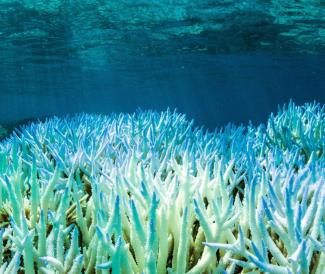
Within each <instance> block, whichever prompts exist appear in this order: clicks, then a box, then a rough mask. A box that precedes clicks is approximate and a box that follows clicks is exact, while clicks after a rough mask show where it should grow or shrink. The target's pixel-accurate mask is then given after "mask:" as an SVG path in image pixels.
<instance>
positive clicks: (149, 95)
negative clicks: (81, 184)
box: [0, 0, 325, 129]
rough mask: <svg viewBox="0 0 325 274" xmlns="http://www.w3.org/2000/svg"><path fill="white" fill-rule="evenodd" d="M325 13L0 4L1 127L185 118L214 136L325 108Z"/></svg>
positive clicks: (215, 6) (267, 4) (202, 4)
mask: <svg viewBox="0 0 325 274" xmlns="http://www.w3.org/2000/svg"><path fill="white" fill-rule="evenodd" d="M324 10H325V4H324V2H323V1H277V0H273V1H253V0H249V1H230V0H227V1H209V0H202V1H194V2H193V1H187V0H181V1H146V0H143V1H88V0H87V1H63V0H61V1H45V0H38V1H26V0H25V1H12V0H11V1H9V0H5V1H1V3H0V27H1V30H0V61H1V62H0V77H1V79H0V114H1V115H0V123H3V124H8V123H9V124H10V123H11V124H14V123H16V122H19V121H22V120H25V119H33V118H41V117H44V116H50V115H64V114H66V113H75V112H100V113H110V112H112V111H114V112H133V111H134V110H135V109H136V108H138V107H140V108H142V109H148V108H150V109H157V110H164V109H166V108H167V107H170V108H172V109H173V108H177V109H178V111H179V112H183V113H186V114H187V115H188V117H189V118H194V119H195V121H196V122H197V124H199V125H205V126H207V127H209V128H211V129H213V128H215V127H216V126H223V125H225V124H226V123H228V122H229V121H232V122H235V123H237V124H239V123H247V122H248V121H249V120H251V121H253V122H254V123H259V122H264V121H265V120H266V118H267V117H268V115H269V113H270V112H272V111H276V108H277V105H278V104H280V105H282V104H283V103H287V102H288V101H289V99H290V98H292V99H293V100H294V101H295V102H296V103H298V104H302V103H304V102H306V101H313V100H316V101H318V102H321V103H323V102H325V77H324V75H325V31H324V26H325V12H324Z"/></svg>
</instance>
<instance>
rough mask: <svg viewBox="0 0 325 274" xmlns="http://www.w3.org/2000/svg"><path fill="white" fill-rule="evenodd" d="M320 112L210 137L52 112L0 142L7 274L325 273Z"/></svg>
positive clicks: (132, 118)
mask: <svg viewBox="0 0 325 274" xmlns="http://www.w3.org/2000/svg"><path fill="white" fill-rule="evenodd" d="M324 109H325V108H324V106H320V105H319V104H316V103H314V104H306V105H304V106H302V107H299V106H295V105H294V104H293V103H290V104H289V105H288V106H286V107H284V108H283V109H282V110H279V113H278V114H277V115H275V116H273V115H271V117H270V118H269V121H268V123H267V126H264V125H260V126H258V127H255V126H248V127H242V126H241V127H236V126H234V125H228V126H227V127H225V128H223V129H221V130H219V131H215V132H214V133H210V132H206V131H205V130H204V129H202V128H195V127H194V126H193V123H192V122H188V121H187V120H186V118H185V116H183V115H180V114H177V113H175V112H170V111H166V112H162V113H156V112H152V111H147V112H141V111H139V112H137V113H135V114H133V115H128V114H120V115H116V114H112V115H110V116H102V115H86V114H82V115H79V116H75V117H66V118H55V117H54V118H51V119H48V120H46V121H44V122H40V123H31V124H29V125H27V126H24V127H22V128H20V129H19V130H16V131H15V132H14V133H13V134H12V135H11V136H10V137H9V138H7V139H6V140H4V141H2V143H0V225H1V232H0V265H1V266H0V273H18V272H19V273H21V272H23V271H24V272H25V273H81V272H82V273H113V274H116V273H150V274H151V273H167V272H168V273H179V274H180V273H191V274H194V273H261V272H267V273H316V274H322V273H324V272H323V271H324V268H325V188H324V183H325V176H324V174H325V172H324V171H325V161H324V157H325V156H324V143H325V114H324Z"/></svg>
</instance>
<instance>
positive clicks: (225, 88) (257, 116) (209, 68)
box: [0, 54, 325, 129]
mask: <svg viewBox="0 0 325 274" xmlns="http://www.w3.org/2000/svg"><path fill="white" fill-rule="evenodd" d="M0 74H1V76H2V81H1V83H0V90H1V97H0V109H1V117H0V119H1V122H2V123H4V122H8V121H10V122H12V121H17V120H22V119H26V118H35V117H43V116H45V115H63V114H66V113H75V112H96V113H110V112H133V111H134V110H136V108H139V107H140V108H142V109H149V108H150V109H157V110H164V109H166V108H167V107H169V108H172V109H173V108H177V109H178V111H179V112H183V113H186V114H187V115H188V117H190V118H194V119H195V121H196V122H197V123H198V124H200V125H205V126H207V127H209V128H211V129H213V128H215V127H216V126H223V125H225V124H226V123H228V122H229V121H231V122H235V123H244V124H246V123H247V122H248V121H249V120H251V121H253V122H255V123H259V122H264V121H266V119H267V116H268V115H269V113H270V112H272V111H276V110H277V105H282V104H284V103H287V102H288V101H289V100H290V99H293V100H294V101H295V102H296V103H298V104H303V103H304V102H310V101H313V100H316V101H318V102H323V103H324V102H325V77H324V76H325V57H321V56H303V55H296V56H274V55H253V54H251V55H215V56H209V55H202V56H200V58H198V56H197V55H195V56H189V55H186V56H184V57H182V56H178V57H177V58H175V57H172V56H171V57H169V58H166V57H165V58H159V57H152V58H135V59H134V60H127V61H126V64H125V67H120V68H119V69H114V68H110V67H107V68H105V69H103V70H101V71H98V70H84V71H83V70H80V69H76V68H73V67H72V68H70V69H62V68H60V66H50V65H49V66H46V67H45V68H44V67H41V68H40V67H35V66H33V65H28V64H27V65H24V64H22V65H21V67H17V68H16V69H14V70H13V69H12V70H4V69H2V70H1V71H0Z"/></svg>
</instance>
